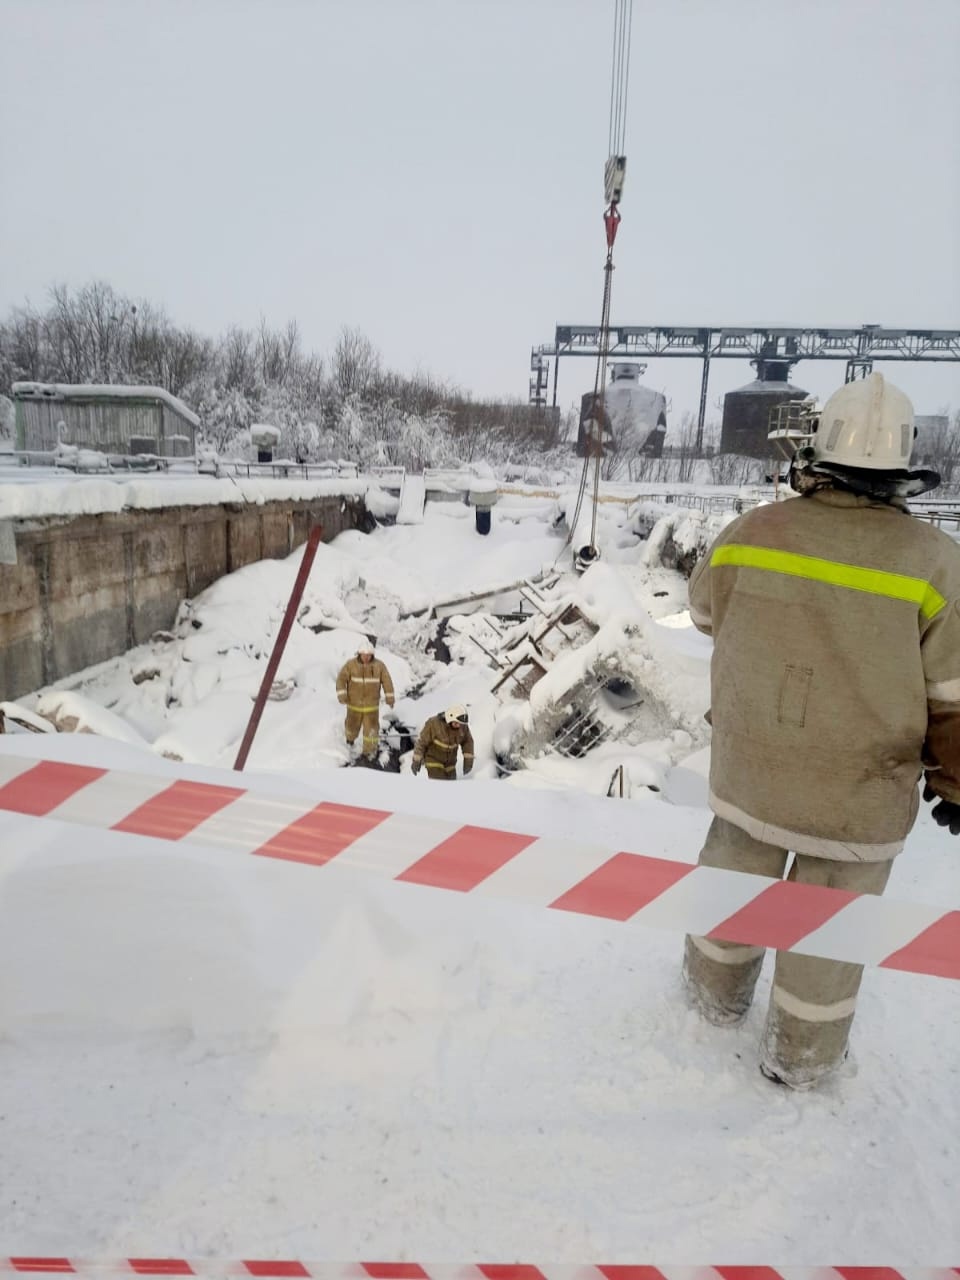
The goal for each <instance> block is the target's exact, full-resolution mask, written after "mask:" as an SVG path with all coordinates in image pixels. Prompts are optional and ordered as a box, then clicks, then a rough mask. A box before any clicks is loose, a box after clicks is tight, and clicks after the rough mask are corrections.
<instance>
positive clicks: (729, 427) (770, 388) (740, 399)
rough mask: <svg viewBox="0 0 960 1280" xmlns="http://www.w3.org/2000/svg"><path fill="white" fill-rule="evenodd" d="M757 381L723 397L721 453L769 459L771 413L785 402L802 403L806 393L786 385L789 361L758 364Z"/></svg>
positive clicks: (770, 453)
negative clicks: (768, 436) (797, 401)
mask: <svg viewBox="0 0 960 1280" xmlns="http://www.w3.org/2000/svg"><path fill="white" fill-rule="evenodd" d="M754 363H755V364H756V366H757V374H758V376H757V378H756V380H755V381H754V382H748V383H747V385H746V386H745V387H738V388H737V390H736V391H728V392H727V394H726V395H725V396H724V397H723V426H722V428H721V431H720V452H721V453H741V454H745V455H747V456H748V457H751V458H770V457H772V456H774V455H775V453H776V449H775V448H774V447H773V446H772V445H771V443H770V441H769V440H768V439H767V433H768V431H769V430H770V410H771V409H772V408H774V407H775V406H776V405H778V404H783V403H784V401H786V400H802V399H803V398H804V397H805V396H806V395H807V394H808V392H806V391H804V390H803V389H802V388H801V387H795V386H794V385H793V383H792V382H790V381H788V379H789V377H790V361H789V360H757V361H755V362H754Z"/></svg>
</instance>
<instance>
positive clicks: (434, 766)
mask: <svg viewBox="0 0 960 1280" xmlns="http://www.w3.org/2000/svg"><path fill="white" fill-rule="evenodd" d="M460 748H462V749H463V772H464V773H469V772H470V770H471V769H472V768H473V734H472V733H471V732H470V730H469V729H457V728H455V727H454V726H453V725H449V724H447V722H446V720H444V718H443V716H442V715H438V716H431V717H430V719H429V720H428V721H427V723H426V724H425V725H424V726H423V728H422V729H421V731H420V737H419V738H418V739H417V745H416V746H415V747H414V749H413V759H414V762H415V763H417V762H420V761H422V762H423V763H424V764H425V765H426V766H427V772H428V773H429V774H430V775H431V776H432V775H433V774H445V775H448V776H452V775H454V774H456V772H457V751H458V749H460Z"/></svg>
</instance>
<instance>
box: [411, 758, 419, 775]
mask: <svg viewBox="0 0 960 1280" xmlns="http://www.w3.org/2000/svg"><path fill="white" fill-rule="evenodd" d="M420 764H421V761H419V760H414V762H413V764H412V765H411V766H410V772H411V773H412V774H413V775H414V777H416V775H417V774H418V773H419V772H420Z"/></svg>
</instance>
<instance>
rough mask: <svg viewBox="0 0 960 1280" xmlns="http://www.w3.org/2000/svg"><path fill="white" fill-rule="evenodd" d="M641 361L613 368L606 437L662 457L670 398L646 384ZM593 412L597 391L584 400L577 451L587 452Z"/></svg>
mask: <svg viewBox="0 0 960 1280" xmlns="http://www.w3.org/2000/svg"><path fill="white" fill-rule="evenodd" d="M643 370H644V366H643V365H641V364H615V365H614V366H613V367H612V368H611V370H610V383H609V385H608V386H607V388H606V389H605V391H604V393H603V408H604V417H605V419H606V421H605V423H604V431H603V438H604V442H605V443H606V442H607V441H609V440H610V439H611V436H612V437H613V438H614V439H616V440H617V441H618V443H619V445H620V448H621V449H632V450H633V451H635V452H637V453H644V454H649V455H650V456H652V457H655V458H659V457H660V455H661V454H662V452H663V441H664V439H665V437H666V434H667V401H666V398H665V397H664V395H663V394H662V392H660V391H653V390H651V388H650V387H645V386H642V385H641V383H640V375H641V373H642V372H643ZM592 412H593V392H592V391H588V392H587V393H586V395H584V396H582V397H581V399H580V430H579V433H578V435H577V453H578V454H579V456H580V457H581V458H582V457H583V456H584V454H585V453H586V441H587V436H588V427H587V423H588V422H589V421H590V419H591V416H592Z"/></svg>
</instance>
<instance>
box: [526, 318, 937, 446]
mask: <svg viewBox="0 0 960 1280" xmlns="http://www.w3.org/2000/svg"><path fill="white" fill-rule="evenodd" d="M602 336H606V337H607V338H608V344H607V355H608V356H609V357H611V358H617V357H619V358H621V359H630V360H637V359H639V360H642V359H644V358H648V359H652V358H654V357H656V358H658V359H659V358H666V359H677V358H687V359H695V360H700V361H701V362H702V365H703V374H702V376H701V379H700V411H699V414H698V416H697V447H698V449H699V448H702V445H703V424H704V419H705V416H706V411H707V387H708V384H709V380H710V362H711V360H749V361H752V362H753V363H754V364H755V365H756V367H757V376H758V377H760V378H762V377H763V371H764V368H765V366H766V365H767V364H772V365H775V364H779V365H783V364H786V365H787V366H788V367H792V366H793V365H794V364H796V363H797V362H798V361H799V360H844V361H846V366H847V368H846V381H847V382H850V381H852V380H853V379H854V378H858V377H865V376H866V375H867V374H868V373H869V372H870V371H871V369H872V368H873V365H874V362H875V361H879V360H894V361H934V362H941V363H942V362H950V361H953V362H960V329H887V328H884V327H883V326H882V325H878V324H865V325H861V327H860V328H859V329H838V328H814V327H801V326H773V327H762V326H759V325H746V326H740V327H730V326H726V325H724V326H719V327H714V326H710V325H693V326H683V325H680V326H678V325H620V326H618V325H611V326H610V331H609V334H607V335H604V334H603V331H602V330H601V327H600V326H599V325H589V324H558V325H557V327H556V333H555V337H554V341H553V342H552V343H544V344H543V345H542V346H539V347H534V348H533V350H532V352H531V356H530V371H531V377H530V404H531V405H539V406H541V407H546V405H547V399H548V395H549V393H550V361H551V360H552V361H553V388H552V400H551V403H552V405H553V407H554V408H556V405H557V379H558V375H559V372H560V360H561V357H565V356H586V357H588V358H590V359H592V360H596V359H597V358H598V354H599V352H600V350H601V337H602Z"/></svg>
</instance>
